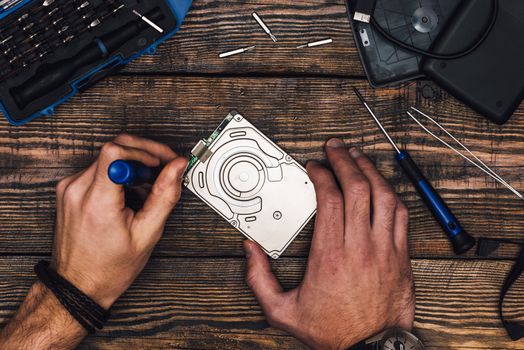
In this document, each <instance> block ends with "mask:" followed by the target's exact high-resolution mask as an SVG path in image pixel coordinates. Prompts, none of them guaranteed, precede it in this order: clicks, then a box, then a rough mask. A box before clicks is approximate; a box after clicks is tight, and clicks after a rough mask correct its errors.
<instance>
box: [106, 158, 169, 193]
mask: <svg viewBox="0 0 524 350" xmlns="http://www.w3.org/2000/svg"><path fill="white" fill-rule="evenodd" d="M161 170H162V168H161V167H158V168H150V167H147V166H145V165H144V164H142V163H140V162H136V161H127V160H115V161H114V162H113V163H111V165H110V166H109V169H108V171H107V175H108V176H109V179H110V180H111V181H113V183H114V184H116V185H125V186H128V187H132V186H140V185H144V184H153V183H154V182H155V181H156V179H157V178H158V175H160V171H161Z"/></svg>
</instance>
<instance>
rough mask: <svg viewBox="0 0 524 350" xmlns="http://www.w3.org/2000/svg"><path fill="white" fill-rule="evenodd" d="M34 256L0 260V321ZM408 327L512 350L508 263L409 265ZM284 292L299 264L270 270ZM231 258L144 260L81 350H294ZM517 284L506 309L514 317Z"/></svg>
mask: <svg viewBox="0 0 524 350" xmlns="http://www.w3.org/2000/svg"><path fill="white" fill-rule="evenodd" d="M37 260H38V258H37V257H24V258H21V257H11V258H0V276H2V278H1V279H0V305H1V306H0V310H1V311H0V323H1V324H3V323H5V322H6V321H7V320H8V319H9V317H10V316H11V315H12V314H13V313H14V311H15V310H16V308H17V306H18V305H19V303H20V302H21V301H22V299H23V296H24V294H25V293H26V291H27V289H28V287H29V285H30V284H31V283H32V281H33V276H32V273H31V270H32V265H33V264H34V263H35V262H36V261H37ZM413 265H414V273H415V284H416V290H417V313H416V329H417V331H418V333H419V335H420V336H421V338H422V339H423V340H424V341H425V343H426V344H427V347H428V349H443V348H445V349H522V343H521V342H511V341H510V340H509V338H508V337H507V336H506V334H505V332H504V330H503V329H502V328H501V324H500V321H499V320H498V315H497V308H496V306H497V299H498V291H499V288H500V286H501V284H502V282H503V279H504V276H505V274H506V273H507V271H508V270H509V268H510V265H511V264H510V262H503V261H499V262H495V261H442V260H415V261H413ZM273 266H274V269H275V271H276V274H277V276H278V277H279V279H280V280H281V282H282V284H283V286H284V287H285V288H292V287H294V286H296V285H297V284H298V283H299V281H300V279H301V278H302V274H303V271H304V267H305V260H303V259H281V260H279V261H278V262H275V263H274V264H273ZM244 269H245V267H244V261H243V260H241V259H207V260H201V259H153V260H152V261H151V262H150V264H149V265H148V267H147V268H146V270H145V272H144V274H143V275H142V276H141V277H140V278H139V279H138V281H137V282H136V283H135V285H134V286H133V287H132V288H131V289H130V290H129V291H128V292H127V293H126V294H125V295H124V297H123V298H122V299H121V300H120V301H119V302H118V303H117V304H116V305H115V307H114V310H113V317H112V320H111V321H110V323H109V326H108V327H107V328H106V330H104V331H103V332H101V333H99V334H98V335H97V336H95V337H92V338H89V339H88V340H86V342H85V343H84V344H83V345H82V346H81V348H85V349H89V348H96V349H139V348H140V349H149V348H151V349H153V348H170V349H217V348H219V349H226V348H227V349H247V348H249V349H282V348H285V349H303V348H304V347H303V346H302V345H300V343H299V342H298V341H296V340H295V339H293V338H291V337H289V336H287V335H286V334H285V333H283V332H281V331H278V330H275V329H272V328H268V327H267V324H266V323H265V321H264V318H263V315H262V313H261V311H260V309H259V307H258V305H257V303H256V300H255V299H254V297H253V295H252V294H251V292H250V291H249V290H248V288H247V287H246V285H245V283H244ZM523 282H524V281H520V282H519V283H518V285H516V287H515V289H514V290H513V291H512V292H511V295H509V297H508V300H507V302H506V305H505V307H506V311H507V313H508V315H512V317H514V318H515V319H516V320H522V321H524V305H522V302H521V301H522V295H523V293H524V283H523Z"/></svg>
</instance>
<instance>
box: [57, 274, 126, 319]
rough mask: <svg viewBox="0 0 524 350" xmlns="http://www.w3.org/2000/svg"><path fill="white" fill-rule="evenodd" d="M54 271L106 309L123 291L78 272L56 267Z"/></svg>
mask: <svg viewBox="0 0 524 350" xmlns="http://www.w3.org/2000/svg"><path fill="white" fill-rule="evenodd" d="M56 272H57V273H58V274H59V275H60V276H62V277H63V278H64V279H66V280H67V281H69V282H70V283H71V284H73V285H74V286H75V287H76V288H78V289H79V290H80V291H81V292H82V293H84V294H85V295H87V296H88V297H89V298H90V299H91V300H93V301H94V302H96V303H97V304H98V305H100V306H101V307H102V308H104V309H106V310H109V309H110V308H111V307H112V306H113V304H114V303H115V302H116V301H117V300H118V298H120V296H121V294H122V293H123V292H119V291H116V290H115V289H114V288H110V286H106V285H102V284H101V283H97V282H95V281H93V280H92V279H90V278H89V277H86V276H83V275H82V274H79V273H71V272H69V271H65V270H62V269H60V268H58V269H56Z"/></svg>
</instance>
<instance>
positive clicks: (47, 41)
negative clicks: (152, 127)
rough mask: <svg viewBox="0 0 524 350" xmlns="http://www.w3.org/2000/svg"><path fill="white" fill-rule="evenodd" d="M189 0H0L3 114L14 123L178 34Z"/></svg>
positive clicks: (51, 107)
mask: <svg viewBox="0 0 524 350" xmlns="http://www.w3.org/2000/svg"><path fill="white" fill-rule="evenodd" d="M191 2H192V1H191V0H0V56H1V57H0V109H1V111H2V113H3V114H4V115H5V117H6V118H7V120H9V122H10V123H11V124H13V125H23V124H26V123H28V122H29V121H31V120H33V119H34V118H38V117H41V116H50V115H53V114H54V111H55V108H56V106H58V105H60V104H61V103H64V102H65V101H67V100H69V99H70V98H71V97H73V96H74V95H75V94H77V93H79V92H82V91H84V90H86V89H87V88H89V87H90V86H92V85H93V84H95V83H96V82H97V81H99V80H100V79H102V78H104V77H106V76H108V75H110V74H112V73H114V72H116V71H117V70H119V69H120V68H122V67H123V66H124V65H125V64H127V63H128V62H130V61H132V60H134V59H135V58H137V57H139V56H141V55H143V54H146V53H147V54H154V53H155V52H156V48H157V46H158V45H159V44H161V43H162V42H164V41H165V40H166V39H168V38H170V37H171V36H173V35H174V34H175V33H176V32H177V31H178V30H179V29H180V26H181V25H182V22H183V20H184V18H185V16H186V14H187V12H188V11H189V8H190V7H191Z"/></svg>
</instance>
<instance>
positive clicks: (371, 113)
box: [353, 88, 400, 154]
mask: <svg viewBox="0 0 524 350" xmlns="http://www.w3.org/2000/svg"><path fill="white" fill-rule="evenodd" d="M353 91H354V92H355V94H356V95H357V97H358V98H359V100H360V101H361V102H362V104H363V105H364V107H366V109H367V110H368V112H369V114H370V115H371V116H372V117H373V119H374V120H375V122H376V123H377V125H378V127H379V128H380V130H381V131H382V132H383V133H384V135H386V138H387V139H388V141H389V143H391V146H393V148H394V149H395V151H396V152H397V154H400V149H399V148H398V146H397V144H396V143H395V141H393V139H392V138H391V136H389V134H388V132H387V131H386V129H385V128H384V126H383V125H382V123H381V122H380V120H378V118H377V116H376V115H375V113H374V112H373V110H372V109H371V108H370V107H369V105H368V103H367V102H366V100H365V99H364V97H363V96H362V94H361V93H360V91H358V89H357V88H353Z"/></svg>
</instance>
